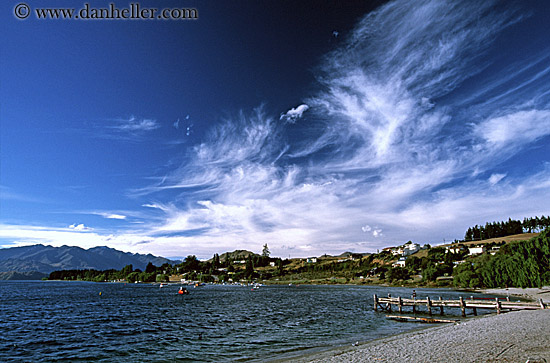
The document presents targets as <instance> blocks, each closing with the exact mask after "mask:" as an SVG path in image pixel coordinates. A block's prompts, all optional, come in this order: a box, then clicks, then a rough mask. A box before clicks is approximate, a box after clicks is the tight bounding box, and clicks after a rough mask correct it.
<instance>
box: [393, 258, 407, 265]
mask: <svg viewBox="0 0 550 363" xmlns="http://www.w3.org/2000/svg"><path fill="white" fill-rule="evenodd" d="M405 261H406V258H405V257H401V258H399V260H397V261H395V262H394V263H392V265H391V266H392V267H405Z"/></svg>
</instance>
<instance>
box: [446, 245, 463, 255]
mask: <svg viewBox="0 0 550 363" xmlns="http://www.w3.org/2000/svg"><path fill="white" fill-rule="evenodd" d="M465 250H466V248H465V247H464V246H463V245H452V246H447V247H445V252H446V253H460V252H462V251H465Z"/></svg>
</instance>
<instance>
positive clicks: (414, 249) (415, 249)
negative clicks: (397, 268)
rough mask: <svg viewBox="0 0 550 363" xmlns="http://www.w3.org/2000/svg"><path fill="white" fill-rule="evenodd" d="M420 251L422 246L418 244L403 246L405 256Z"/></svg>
mask: <svg viewBox="0 0 550 363" xmlns="http://www.w3.org/2000/svg"><path fill="white" fill-rule="evenodd" d="M418 251H420V245H419V244H418V243H409V244H406V245H404V246H403V256H409V255H412V254H413V253H416V252H418Z"/></svg>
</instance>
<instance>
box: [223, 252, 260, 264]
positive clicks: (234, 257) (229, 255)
mask: <svg viewBox="0 0 550 363" xmlns="http://www.w3.org/2000/svg"><path fill="white" fill-rule="evenodd" d="M249 256H259V255H258V254H256V253H254V252H250V251H247V250H235V251H233V252H225V253H222V254H221V255H220V261H221V262H225V261H238V260H246V259H247V258H248V257H249Z"/></svg>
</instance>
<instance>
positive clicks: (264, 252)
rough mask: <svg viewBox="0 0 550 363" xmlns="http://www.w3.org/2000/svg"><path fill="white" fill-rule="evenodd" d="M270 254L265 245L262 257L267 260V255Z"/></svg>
mask: <svg viewBox="0 0 550 363" xmlns="http://www.w3.org/2000/svg"><path fill="white" fill-rule="evenodd" d="M270 254H271V252H269V248H268V247H267V243H266V244H265V245H264V248H263V249H262V257H267V258H269V255H270Z"/></svg>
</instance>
